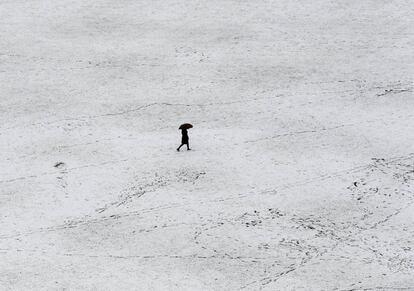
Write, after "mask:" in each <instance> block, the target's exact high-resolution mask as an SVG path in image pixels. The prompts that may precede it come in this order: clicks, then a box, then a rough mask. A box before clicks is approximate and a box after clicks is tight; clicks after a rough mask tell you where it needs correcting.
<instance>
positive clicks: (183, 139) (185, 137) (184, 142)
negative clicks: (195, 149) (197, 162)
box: [177, 128, 191, 151]
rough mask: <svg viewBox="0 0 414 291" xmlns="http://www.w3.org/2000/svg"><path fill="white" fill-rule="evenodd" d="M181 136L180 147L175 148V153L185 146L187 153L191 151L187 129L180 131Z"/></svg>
mask: <svg viewBox="0 0 414 291" xmlns="http://www.w3.org/2000/svg"><path fill="white" fill-rule="evenodd" d="M181 134H182V137H181V145H180V146H179V147H178V148H177V151H180V148H181V147H182V146H183V145H187V151H189V150H191V149H190V145H189V143H188V131H187V129H185V128H183V129H181Z"/></svg>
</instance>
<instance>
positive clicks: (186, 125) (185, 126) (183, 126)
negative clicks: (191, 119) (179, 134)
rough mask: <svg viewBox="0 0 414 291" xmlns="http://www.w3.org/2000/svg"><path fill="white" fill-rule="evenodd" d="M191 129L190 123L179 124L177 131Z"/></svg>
mask: <svg viewBox="0 0 414 291" xmlns="http://www.w3.org/2000/svg"><path fill="white" fill-rule="evenodd" d="M192 127H193V125H192V124H190V123H184V124H181V125H180V127H179V128H178V129H189V128H192Z"/></svg>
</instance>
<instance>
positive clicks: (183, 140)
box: [181, 129, 188, 144]
mask: <svg viewBox="0 0 414 291" xmlns="http://www.w3.org/2000/svg"><path fill="white" fill-rule="evenodd" d="M181 134H182V137H181V144H188V131H187V129H182V130H181Z"/></svg>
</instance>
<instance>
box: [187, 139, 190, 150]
mask: <svg viewBox="0 0 414 291" xmlns="http://www.w3.org/2000/svg"><path fill="white" fill-rule="evenodd" d="M189 150H191V149H190V142H188V141H187V151H189Z"/></svg>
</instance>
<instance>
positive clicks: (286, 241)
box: [195, 155, 414, 285]
mask: <svg viewBox="0 0 414 291" xmlns="http://www.w3.org/2000/svg"><path fill="white" fill-rule="evenodd" d="M345 178H346V179H347V180H349V186H348V187H347V188H344V189H343V195H347V197H349V200H350V201H351V202H352V201H353V202H352V203H353V205H354V207H355V213H357V214H359V216H358V217H356V218H354V219H350V218H349V217H347V216H346V215H345V216H343V217H342V218H329V217H327V216H324V215H321V214H320V213H314V214H309V213H300V212H296V213H295V212H293V211H285V210H282V209H278V208H267V209H257V210H252V211H248V212H245V213H243V214H241V215H239V216H237V217H235V218H233V219H229V220H225V221H221V222H220V223H216V225H211V226H210V227H206V228H204V229H203V230H200V231H199V232H198V233H197V235H196V236H195V241H196V243H197V244H199V245H201V246H202V247H203V248H204V249H206V250H210V251H211V252H213V253H214V254H215V255H216V256H223V257H225V256H227V257H233V258H239V259H240V263H246V264H247V263H252V262H253V263H258V264H256V265H255V267H254V269H255V272H262V274H261V275H259V276H262V277H263V278H269V274H270V278H271V274H273V275H274V278H279V277H280V276H279V275H280V274H282V275H283V274H285V273H286V274H287V273H289V272H290V271H293V270H295V269H296V268H299V267H301V266H302V265H304V264H306V263H307V262H308V261H310V260H312V258H315V257H319V256H321V255H323V254H324V253H326V252H329V251H331V250H333V249H334V248H336V247H337V246H338V245H339V244H350V245H351V244H352V246H354V247H360V248H361V249H364V250H367V251H368V252H369V253H371V256H372V257H374V258H376V259H377V260H378V262H379V263H380V264H382V265H384V266H387V268H388V269H389V270H390V271H405V272H411V273H413V274H414V248H412V247H411V246H410V245H412V243H414V231H413V226H414V221H413V220H412V219H411V221H407V225H405V226H402V229H400V228H398V226H397V227H396V226H394V225H393V224H391V226H388V225H387V222H388V221H389V220H390V219H392V218H393V217H395V216H397V215H398V214H400V213H401V212H402V211H403V210H404V209H406V208H407V207H409V206H410V205H411V204H412V203H414V201H413V199H414V197H413V196H414V193H413V186H414V156H413V155H409V156H407V157H406V158H402V159H398V160H393V161H387V160H385V159H373V161H372V163H371V164H370V165H369V166H368V167H365V168H363V169H362V170H361V171H359V172H357V173H353V174H351V175H350V176H349V177H345ZM337 210H338V209H337ZM331 217H335V216H331ZM333 219H335V220H333ZM409 226H411V228H410V227H409ZM377 227H383V228H384V227H385V228H389V231H394V232H395V236H393V238H390V237H389V236H383V237H379V236H377V233H378V232H379V231H378V230H377V229H376V228H377ZM409 229H411V232H410V231H409ZM398 236H400V237H398ZM351 242H352V243H351ZM246 259H250V260H248V261H246ZM250 267H251V266H249V269H251V268H250ZM251 280H252V283H251V284H259V285H260V284H261V283H260V282H261V280H258V279H257V274H256V275H252V278H251ZM276 280H277V279H276ZM266 281H268V280H266ZM248 285H249V284H248Z"/></svg>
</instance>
